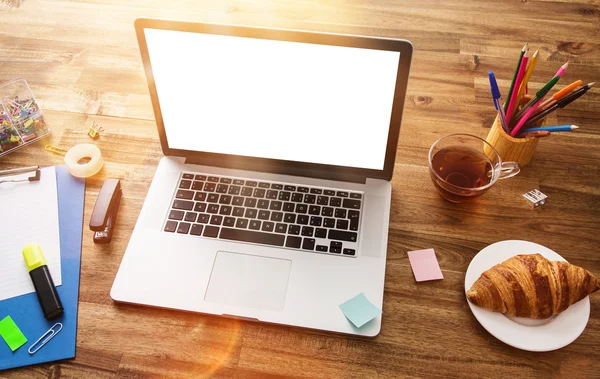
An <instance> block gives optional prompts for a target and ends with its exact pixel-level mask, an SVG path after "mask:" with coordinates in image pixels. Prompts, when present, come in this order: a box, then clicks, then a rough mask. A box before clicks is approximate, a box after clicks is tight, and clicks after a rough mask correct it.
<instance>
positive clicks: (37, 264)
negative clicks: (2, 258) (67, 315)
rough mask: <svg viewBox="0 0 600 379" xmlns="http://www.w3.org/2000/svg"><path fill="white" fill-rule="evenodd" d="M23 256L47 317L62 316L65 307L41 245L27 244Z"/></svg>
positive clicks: (51, 318) (52, 318) (50, 318)
mask: <svg viewBox="0 0 600 379" xmlns="http://www.w3.org/2000/svg"><path fill="white" fill-rule="evenodd" d="M23 258H24V259H25V264H26V265H27V270H28V271H29V276H30V277H31V281H32V282H33V287H34V288H35V293H36V294H37V298H38V300H39V301H40V305H41V306H42V311H43V312H44V316H45V317H46V319H48V320H54V319H56V318H58V317H60V316H62V314H63V312H64V308H63V306H62V303H61V302H60V298H59V297H58V293H57V292H56V286H55V285H54V281H52V276H50V270H48V265H46V258H44V254H42V248H41V247H40V245H38V244H35V243H32V244H29V245H27V246H25V247H24V248H23Z"/></svg>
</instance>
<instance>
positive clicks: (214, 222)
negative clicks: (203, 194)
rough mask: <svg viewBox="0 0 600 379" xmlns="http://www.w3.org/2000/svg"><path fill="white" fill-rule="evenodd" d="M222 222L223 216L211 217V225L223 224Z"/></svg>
mask: <svg viewBox="0 0 600 379" xmlns="http://www.w3.org/2000/svg"><path fill="white" fill-rule="evenodd" d="M222 222H223V216H217V215H213V216H211V218H210V224H211V225H221V223H222Z"/></svg>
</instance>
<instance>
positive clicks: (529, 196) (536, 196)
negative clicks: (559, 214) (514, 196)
mask: <svg viewBox="0 0 600 379" xmlns="http://www.w3.org/2000/svg"><path fill="white" fill-rule="evenodd" d="M523 197H524V198H525V199H526V200H527V201H529V203H530V205H531V207H532V208H536V207H539V206H541V205H544V204H546V199H547V198H548V196H546V195H544V194H543V193H542V192H540V190H538V189H534V190H531V191H529V192H527V193H524V194H523Z"/></svg>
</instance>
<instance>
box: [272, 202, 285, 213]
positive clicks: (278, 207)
mask: <svg viewBox="0 0 600 379" xmlns="http://www.w3.org/2000/svg"><path fill="white" fill-rule="evenodd" d="M282 206H283V203H282V202H281V201H271V205H269V209H270V210H272V211H280V210H281V207H282Z"/></svg>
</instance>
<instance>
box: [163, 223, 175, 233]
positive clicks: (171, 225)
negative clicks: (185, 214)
mask: <svg viewBox="0 0 600 379" xmlns="http://www.w3.org/2000/svg"><path fill="white" fill-rule="evenodd" d="M176 230H177V221H167V223H166V224H165V232H169V233H173V232H175V231H176Z"/></svg>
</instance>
